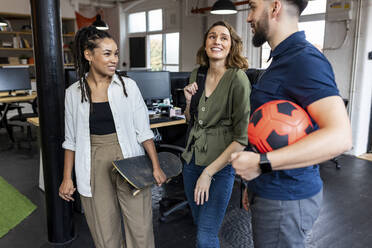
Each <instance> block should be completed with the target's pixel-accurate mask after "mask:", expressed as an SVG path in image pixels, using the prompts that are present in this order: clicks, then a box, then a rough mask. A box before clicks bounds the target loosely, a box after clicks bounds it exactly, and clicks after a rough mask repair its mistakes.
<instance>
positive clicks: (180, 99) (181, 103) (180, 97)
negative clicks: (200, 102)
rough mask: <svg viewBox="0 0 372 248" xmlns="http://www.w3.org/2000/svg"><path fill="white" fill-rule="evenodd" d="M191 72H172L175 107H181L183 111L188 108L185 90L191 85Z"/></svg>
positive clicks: (172, 91)
mask: <svg viewBox="0 0 372 248" xmlns="http://www.w3.org/2000/svg"><path fill="white" fill-rule="evenodd" d="M190 75H191V72H171V73H170V80H171V93H172V99H173V105H175V106H177V107H181V108H182V110H184V109H185V108H186V99H185V95H184V93H183V88H185V86H186V85H187V84H188V83H189V78H190Z"/></svg>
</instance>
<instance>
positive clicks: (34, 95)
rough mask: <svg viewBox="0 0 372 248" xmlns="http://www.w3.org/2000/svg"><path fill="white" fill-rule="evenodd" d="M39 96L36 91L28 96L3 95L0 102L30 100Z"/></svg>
mask: <svg viewBox="0 0 372 248" xmlns="http://www.w3.org/2000/svg"><path fill="white" fill-rule="evenodd" d="M36 97H37V95H36V92H35V93H32V94H31V95H27V96H5V97H4V96H2V97H0V103H5V104H9V103H15V102H29V101H33V100H34V99H35V98H36Z"/></svg>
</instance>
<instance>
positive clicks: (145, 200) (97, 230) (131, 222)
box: [80, 133, 155, 248]
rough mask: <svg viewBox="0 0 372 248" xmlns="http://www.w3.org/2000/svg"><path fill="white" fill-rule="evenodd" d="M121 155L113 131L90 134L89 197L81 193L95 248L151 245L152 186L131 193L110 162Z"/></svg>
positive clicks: (141, 247) (142, 247) (143, 247)
mask: <svg viewBox="0 0 372 248" xmlns="http://www.w3.org/2000/svg"><path fill="white" fill-rule="evenodd" d="M122 158H123V155H122V152H121V149H120V146H119V143H118V140H117V136H116V133H114V134H107V135H91V161H92V162H91V172H90V173H91V175H90V176H91V179H90V184H91V190H92V197H84V196H82V195H80V196H81V203H82V206H83V209H84V213H85V217H86V219H87V223H88V226H89V230H90V232H91V234H92V237H93V240H94V244H95V245H96V247H97V248H119V247H121V248H123V247H128V248H153V247H154V246H155V245H154V232H153V226H152V207H151V189H150V188H149V189H147V190H143V191H141V192H140V193H139V194H138V195H136V196H135V197H134V196H133V195H132V194H131V191H130V187H129V185H128V183H127V182H126V181H125V179H124V178H122V177H121V176H120V175H119V174H118V173H117V172H116V170H113V165H112V161H114V160H118V159H122ZM120 214H122V216H123V221H124V230H125V242H124V240H123V235H122V230H121V222H120ZM124 243H125V244H126V245H124Z"/></svg>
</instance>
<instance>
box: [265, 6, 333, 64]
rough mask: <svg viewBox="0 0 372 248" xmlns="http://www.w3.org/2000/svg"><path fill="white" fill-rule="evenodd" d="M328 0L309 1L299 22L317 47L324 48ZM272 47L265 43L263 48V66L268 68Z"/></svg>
mask: <svg viewBox="0 0 372 248" xmlns="http://www.w3.org/2000/svg"><path fill="white" fill-rule="evenodd" d="M326 6H327V0H313V1H309V2H308V5H307V7H306V8H305V10H304V11H303V12H302V14H301V16H300V20H299V24H298V28H299V30H303V31H305V34H306V39H307V40H308V41H309V42H310V43H311V44H313V45H314V46H315V47H317V48H318V49H319V50H322V49H323V43H324V29H325V12H326ZM270 51H271V48H270V46H269V45H268V44H267V43H265V44H264V45H263V46H262V49H261V67H262V68H267V67H268V66H269V65H270V62H271V61H269V62H267V59H268V58H269V55H270Z"/></svg>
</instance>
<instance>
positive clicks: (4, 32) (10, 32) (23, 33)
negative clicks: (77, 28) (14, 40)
mask: <svg viewBox="0 0 372 248" xmlns="http://www.w3.org/2000/svg"><path fill="white" fill-rule="evenodd" d="M0 34H3V35H32V32H26V31H0ZM63 37H75V33H71V34H63Z"/></svg>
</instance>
